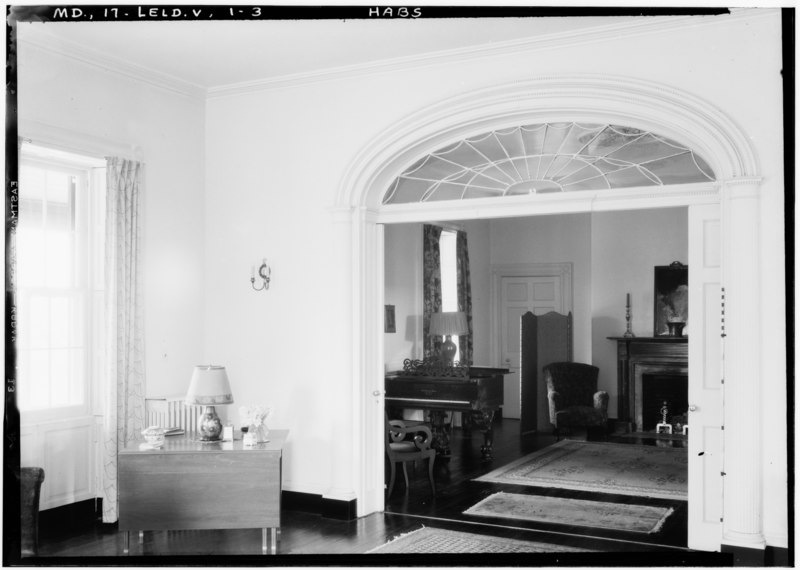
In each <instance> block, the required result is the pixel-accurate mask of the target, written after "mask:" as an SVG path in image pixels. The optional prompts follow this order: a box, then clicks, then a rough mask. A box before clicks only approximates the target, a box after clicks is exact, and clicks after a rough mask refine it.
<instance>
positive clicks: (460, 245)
mask: <svg viewBox="0 0 800 570" xmlns="http://www.w3.org/2000/svg"><path fill="white" fill-rule="evenodd" d="M456 272H457V275H456V277H457V279H456V284H457V285H456V286H457V288H458V291H457V295H458V310H459V311H463V312H464V313H465V314H466V315H467V329H468V331H469V332H467V334H465V335H463V334H462V335H459V337H458V351H459V354H460V358H461V363H462V364H468V365H472V287H471V286H470V275H469V249H468V248H467V232H463V231H459V232H457V233H456Z"/></svg>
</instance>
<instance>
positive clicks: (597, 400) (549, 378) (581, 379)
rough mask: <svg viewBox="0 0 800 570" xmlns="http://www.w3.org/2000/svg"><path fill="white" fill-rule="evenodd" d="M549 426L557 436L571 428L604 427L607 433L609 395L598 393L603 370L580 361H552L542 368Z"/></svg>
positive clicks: (603, 392) (603, 431) (603, 429)
mask: <svg viewBox="0 0 800 570" xmlns="http://www.w3.org/2000/svg"><path fill="white" fill-rule="evenodd" d="M542 370H543V372H544V379H545V382H546V383H547V402H548V406H549V408H550V423H551V424H553V427H554V428H555V434H556V436H558V435H559V433H560V431H561V429H563V428H567V430H568V431H569V430H570V428H572V427H585V428H587V430H588V429H589V428H601V429H602V433H603V434H604V435H607V434H608V431H607V426H608V392H605V391H598V390H597V375H598V373H599V372H600V369H599V368H597V367H596V366H592V365H591V364H582V363H580V362H553V363H552V364H548V365H547V366H545V367H544V368H543V369H542Z"/></svg>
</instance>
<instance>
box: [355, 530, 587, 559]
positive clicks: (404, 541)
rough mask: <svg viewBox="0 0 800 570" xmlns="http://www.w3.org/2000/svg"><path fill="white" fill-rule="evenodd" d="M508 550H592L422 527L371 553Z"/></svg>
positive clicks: (370, 552) (501, 551)
mask: <svg viewBox="0 0 800 570" xmlns="http://www.w3.org/2000/svg"><path fill="white" fill-rule="evenodd" d="M485 552H489V553H507V552H512V553H513V552H591V551H590V550H587V549H584V548H576V547H568V546H560V545H556V544H547V543H544V542H532V541H527V540H516V539H513V538H498V537H496V536H488V535H483V534H473V533H470V532H459V531H455V530H445V529H442V528H430V527H422V528H421V529H419V530H415V531H413V532H409V533H407V534H403V535H400V536H398V537H397V538H395V539H393V540H391V541H389V542H387V543H386V544H383V545H381V546H379V547H378V548H373V549H372V550H370V551H369V552H367V554H434V553H435V554H442V553H446V554H463V553H485Z"/></svg>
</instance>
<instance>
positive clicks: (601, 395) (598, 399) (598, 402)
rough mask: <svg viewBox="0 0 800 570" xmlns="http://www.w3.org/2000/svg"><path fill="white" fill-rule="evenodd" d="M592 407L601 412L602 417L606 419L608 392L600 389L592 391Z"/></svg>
mask: <svg viewBox="0 0 800 570" xmlns="http://www.w3.org/2000/svg"><path fill="white" fill-rule="evenodd" d="M593 400H594V407H595V409H597V410H600V411H601V412H602V413H603V419H608V392H606V391H605V390H600V391H599V392H595V393H594V397H593Z"/></svg>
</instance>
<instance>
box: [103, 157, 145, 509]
mask: <svg viewBox="0 0 800 570" xmlns="http://www.w3.org/2000/svg"><path fill="white" fill-rule="evenodd" d="M107 163H108V164H107V174H106V188H107V189H106V192H107V196H106V249H105V256H106V268H105V285H106V362H107V366H108V368H107V378H108V383H107V384H106V386H105V388H106V397H105V402H104V422H103V428H104V434H103V451H102V453H103V494H102V496H103V522H106V523H113V522H116V521H117V520H118V518H119V514H118V507H119V500H118V496H117V454H118V452H119V450H120V449H122V448H124V447H125V446H126V445H127V444H128V443H130V442H131V441H133V440H134V439H136V437H137V436H138V435H139V433H140V432H141V430H142V429H144V393H145V378H144V327H143V324H144V323H143V319H142V280H141V221H140V209H139V203H140V199H141V190H140V189H141V185H142V177H143V172H142V171H143V169H144V166H143V165H142V164H140V163H138V162H134V161H131V160H126V159H122V158H109V159H108V161H107Z"/></svg>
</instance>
